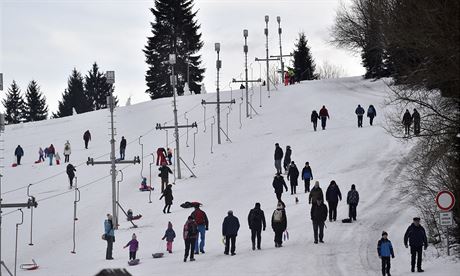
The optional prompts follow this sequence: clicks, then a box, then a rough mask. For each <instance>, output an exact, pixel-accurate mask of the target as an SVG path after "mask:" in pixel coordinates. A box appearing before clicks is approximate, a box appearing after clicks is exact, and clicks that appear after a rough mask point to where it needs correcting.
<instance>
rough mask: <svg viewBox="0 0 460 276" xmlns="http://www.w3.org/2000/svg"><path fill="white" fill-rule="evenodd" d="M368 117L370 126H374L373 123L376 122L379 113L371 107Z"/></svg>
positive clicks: (368, 110)
mask: <svg viewBox="0 0 460 276" xmlns="http://www.w3.org/2000/svg"><path fill="white" fill-rule="evenodd" d="M367 117H369V123H370V125H372V123H373V122H374V117H377V111H376V110H375V107H374V106H373V105H370V106H369V108H368V109H367Z"/></svg>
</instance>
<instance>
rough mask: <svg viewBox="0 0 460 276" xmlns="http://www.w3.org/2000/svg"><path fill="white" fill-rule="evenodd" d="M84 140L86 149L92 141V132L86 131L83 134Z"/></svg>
mask: <svg viewBox="0 0 460 276" xmlns="http://www.w3.org/2000/svg"><path fill="white" fill-rule="evenodd" d="M83 140H85V149H88V143H89V141H91V133H90V132H89V130H87V131H85V133H84V134H83Z"/></svg>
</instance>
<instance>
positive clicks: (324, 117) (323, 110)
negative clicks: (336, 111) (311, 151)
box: [319, 105, 330, 130]
mask: <svg viewBox="0 0 460 276" xmlns="http://www.w3.org/2000/svg"><path fill="white" fill-rule="evenodd" d="M319 117H320V118H321V127H322V128H323V130H325V129H326V121H327V119H330V118H329V112H328V111H327V109H326V106H324V105H323V107H322V108H321V110H320V111H319Z"/></svg>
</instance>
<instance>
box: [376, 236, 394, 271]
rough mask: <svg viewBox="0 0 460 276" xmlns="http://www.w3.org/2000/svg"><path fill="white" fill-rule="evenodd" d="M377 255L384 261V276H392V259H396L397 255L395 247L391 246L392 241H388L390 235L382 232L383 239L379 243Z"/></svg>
mask: <svg viewBox="0 0 460 276" xmlns="http://www.w3.org/2000/svg"><path fill="white" fill-rule="evenodd" d="M377 253H378V254H379V258H380V259H381V260H382V275H383V276H385V275H388V276H391V274H390V268H391V263H390V260H391V259H390V257H391V258H394V257H395V253H394V251H393V245H392V244H391V241H390V240H389V239H388V233H387V232H385V231H383V232H382V238H381V239H380V240H379V242H378V243H377Z"/></svg>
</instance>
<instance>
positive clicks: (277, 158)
mask: <svg viewBox="0 0 460 276" xmlns="http://www.w3.org/2000/svg"><path fill="white" fill-rule="evenodd" d="M283 154H284V153H283V149H282V148H281V147H280V145H279V144H278V143H276V144H275V168H276V172H277V173H283V171H282V170H281V159H283Z"/></svg>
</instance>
